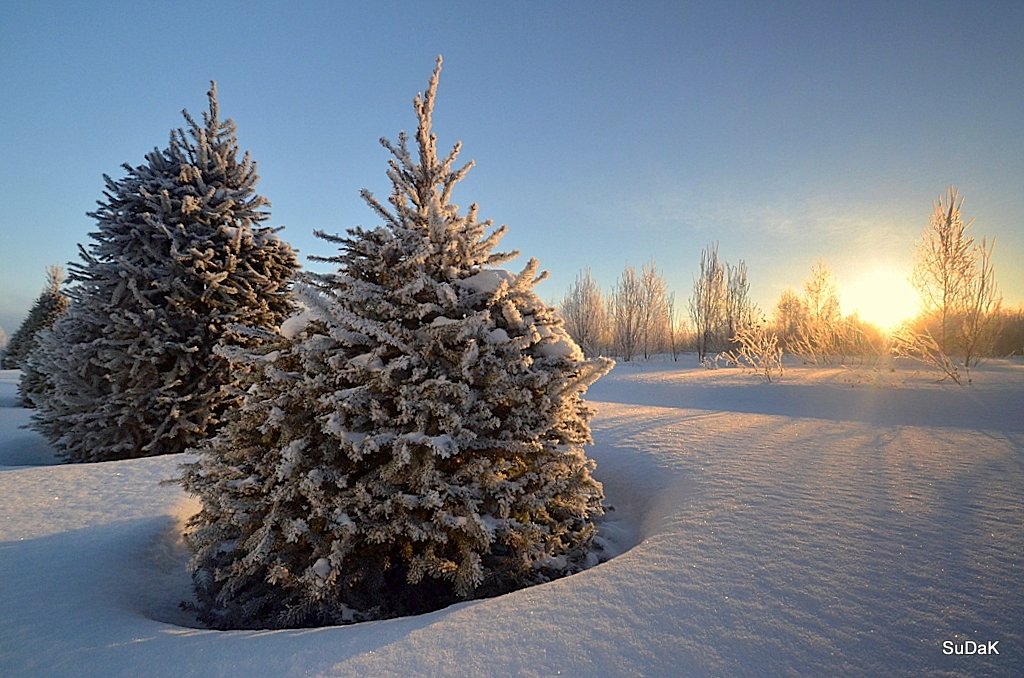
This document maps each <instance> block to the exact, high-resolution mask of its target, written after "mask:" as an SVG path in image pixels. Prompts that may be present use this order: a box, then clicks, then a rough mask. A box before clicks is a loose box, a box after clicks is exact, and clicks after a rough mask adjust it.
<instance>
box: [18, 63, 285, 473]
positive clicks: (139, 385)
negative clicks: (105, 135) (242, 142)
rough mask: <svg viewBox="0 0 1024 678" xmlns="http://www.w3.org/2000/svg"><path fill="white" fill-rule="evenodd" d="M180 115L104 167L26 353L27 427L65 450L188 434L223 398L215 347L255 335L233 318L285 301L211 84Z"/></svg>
mask: <svg viewBox="0 0 1024 678" xmlns="http://www.w3.org/2000/svg"><path fill="white" fill-rule="evenodd" d="M211 84H212V83H211ZM184 115H185V119H186V121H187V123H188V124H187V130H182V129H179V130H176V131H174V132H172V134H171V139H170V144H169V146H168V148H166V149H164V150H153V151H152V152H151V153H149V154H148V155H147V156H146V163H145V164H143V165H140V166H138V167H131V166H129V165H125V166H124V168H125V170H126V172H127V174H126V176H125V177H124V178H123V179H120V180H116V181H115V180H113V179H111V178H110V177H104V178H105V180H106V186H107V189H106V192H105V196H106V197H105V200H103V201H101V202H100V203H99V209H97V210H96V211H95V212H93V213H91V214H90V216H92V217H94V218H95V219H96V220H97V224H98V227H97V230H96V232H95V233H92V234H91V235H92V238H93V240H94V242H93V243H92V244H91V245H90V247H89V249H88V250H86V249H85V248H84V247H81V246H80V247H79V250H80V253H81V258H82V260H83V261H82V263H80V264H74V265H73V269H72V276H71V277H72V280H74V281H75V282H77V283H78V284H77V285H76V286H74V287H73V288H71V289H70V290H69V292H68V295H69V296H70V297H71V306H70V308H69V309H68V312H67V313H66V314H65V315H64V317H63V318H61V320H60V321H58V322H57V323H56V325H54V327H53V329H52V331H49V332H44V333H42V334H41V335H40V339H39V347H38V348H37V349H36V351H34V352H33V354H32V356H31V358H30V363H31V365H32V368H33V369H35V370H37V371H38V372H39V373H40V374H41V376H42V378H43V379H44V380H45V386H44V388H42V389H41V391H40V393H38V394H34V395H33V399H34V402H35V404H36V405H37V410H36V413H35V415H34V418H33V426H34V427H35V428H36V429H37V430H38V431H39V432H40V433H42V434H43V435H44V436H45V437H46V438H48V439H49V440H50V441H51V442H52V443H53V444H54V446H55V447H56V448H57V449H58V450H59V451H60V452H61V453H62V454H63V455H64V456H65V457H66V458H67V459H68V460H70V461H101V460H108V459H121V458H127V457H140V456H149V455H157V454H169V453H175V452H182V451H184V450H185V449H186V448H188V447H191V446H193V445H195V444H197V443H198V442H199V441H200V440H202V439H203V438H204V437H206V436H207V435H209V434H210V433H211V432H212V430H213V429H214V428H215V427H216V425H217V423H218V420H219V419H220V417H221V415H222V413H223V412H224V410H225V409H226V408H228V407H229V406H230V405H231V404H232V403H233V402H234V400H233V398H234V396H232V395H231V394H229V393H228V390H227V389H226V388H225V387H226V385H227V384H228V382H229V381H230V379H231V372H230V366H229V363H228V361H227V360H226V359H224V358H223V357H222V356H220V355H218V354H217V353H216V352H215V350H214V349H215V348H217V347H218V346H221V345H224V344H235V343H240V344H256V343H258V342H259V341H260V340H259V339H258V338H256V337H255V335H254V334H253V333H251V332H250V333H242V332H240V331H239V330H238V329H237V328H236V325H245V326H254V327H269V326H277V325H278V324H280V323H281V321H282V320H283V319H285V318H286V317H288V315H290V314H291V313H292V312H293V302H292V301H291V293H290V289H289V286H290V280H291V278H292V276H293V274H294V271H295V269H296V267H297V264H296V259H295V255H294V253H293V251H292V250H291V248H290V247H289V246H288V245H287V244H285V243H284V242H282V241H281V240H280V239H279V238H278V237H277V235H276V229H272V228H267V227H260V226H259V224H260V222H262V221H264V220H266V219H267V218H268V214H267V213H266V211H264V210H263V208H264V207H265V206H266V205H268V202H267V200H266V199H265V198H263V197H262V196H260V195H258V194H257V193H256V192H255V184H256V181H257V176H256V166H255V164H254V163H253V162H252V161H251V160H250V158H249V155H248V153H246V154H245V155H244V156H243V157H242V158H239V157H238V153H239V150H238V141H237V138H236V132H235V129H236V128H235V124H234V122H232V121H231V120H230V119H229V120H221V119H220V116H219V111H218V106H217V98H216V88H215V86H214V87H211V90H210V92H209V111H208V112H206V113H204V115H203V122H202V124H198V123H197V122H196V121H195V120H193V118H192V117H191V116H189V114H188V113H187V112H186V113H184Z"/></svg>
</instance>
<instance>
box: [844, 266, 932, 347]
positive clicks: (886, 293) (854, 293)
mask: <svg viewBox="0 0 1024 678" xmlns="http://www.w3.org/2000/svg"><path fill="white" fill-rule="evenodd" d="M839 297H840V300H841V302H842V305H843V308H844V310H845V312H846V313H856V314H858V315H859V316H860V317H861V318H863V319H864V320H866V321H867V322H869V323H871V324H872V325H875V326H877V327H878V328H879V329H882V330H886V331H890V330H893V329H895V328H896V327H898V326H899V325H900V323H902V322H903V321H905V320H909V319H911V318H913V317H914V316H916V315H917V314H918V311H919V310H920V303H919V299H918V294H917V291H916V290H914V288H913V286H912V285H911V284H910V281H909V280H908V279H907V274H906V272H904V271H902V270H900V269H897V268H882V267H877V268H872V269H869V270H867V271H865V272H864V273H862V274H860V275H859V276H858V277H857V278H855V279H854V280H853V281H851V282H850V283H848V284H844V285H842V287H841V289H840V291H839Z"/></svg>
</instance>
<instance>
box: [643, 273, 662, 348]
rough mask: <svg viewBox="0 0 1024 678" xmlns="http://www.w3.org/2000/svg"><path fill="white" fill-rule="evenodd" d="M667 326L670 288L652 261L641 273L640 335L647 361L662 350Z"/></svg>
mask: <svg viewBox="0 0 1024 678" xmlns="http://www.w3.org/2000/svg"><path fill="white" fill-rule="evenodd" d="M667 324H668V288H667V286H666V285H665V279H664V278H663V277H662V276H661V274H659V273H658V267H657V265H656V264H655V263H654V260H653V259H652V260H651V261H650V262H649V263H647V264H644V266H643V268H642V269H641V271H640V334H641V336H642V342H643V352H644V359H645V360H646V359H647V358H650V357H651V356H652V355H653V354H655V353H657V352H658V351H659V350H660V349H661V347H662V345H663V344H664V339H665V335H666V334H668V330H667V327H666V326H667Z"/></svg>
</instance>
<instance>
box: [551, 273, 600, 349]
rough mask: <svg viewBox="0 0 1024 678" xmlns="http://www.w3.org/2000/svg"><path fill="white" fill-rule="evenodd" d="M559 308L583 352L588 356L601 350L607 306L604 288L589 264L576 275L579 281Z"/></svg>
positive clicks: (567, 328)
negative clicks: (600, 285)
mask: <svg viewBox="0 0 1024 678" xmlns="http://www.w3.org/2000/svg"><path fill="white" fill-rule="evenodd" d="M559 312H560V314H561V316H562V319H563V320H564V321H565V329H566V330H567V331H568V332H569V336H571V337H572V338H573V339H574V340H575V341H576V343H577V344H579V345H580V348H582V349H583V352H584V354H586V355H587V356H588V357H593V356H596V355H598V354H600V352H601V350H602V349H603V348H604V344H605V336H604V335H605V334H606V328H607V325H608V318H607V309H606V308H605V303H604V299H603V298H602V295H601V288H600V287H599V286H598V284H597V281H596V280H594V277H593V275H592V274H591V272H590V269H589V268H584V269H583V270H581V271H580V272H579V273H578V274H577V275H576V281H575V282H574V283H573V286H572V287H571V288H569V291H568V293H566V295H565V298H564V299H563V300H562V305H561V308H560V309H559Z"/></svg>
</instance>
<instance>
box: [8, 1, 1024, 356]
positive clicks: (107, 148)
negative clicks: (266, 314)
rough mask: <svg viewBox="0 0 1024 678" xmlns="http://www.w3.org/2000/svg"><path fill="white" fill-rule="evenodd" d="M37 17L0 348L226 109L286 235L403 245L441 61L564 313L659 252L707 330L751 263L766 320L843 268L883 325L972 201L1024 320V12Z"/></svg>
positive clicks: (15, 131)
mask: <svg viewBox="0 0 1024 678" xmlns="http://www.w3.org/2000/svg"><path fill="white" fill-rule="evenodd" d="M209 7H211V6H210V5H208V4H207V3H197V2H192V1H189V0H186V1H183V2H179V3H175V4H174V5H173V6H172V5H170V4H168V5H164V4H162V3H151V2H141V3H135V4H130V5H127V4H122V3H114V2H95V3H68V2H63V3H62V2H23V1H20V0H15V1H14V2H9V3H7V4H6V5H5V9H4V18H3V21H2V22H0V83H2V84H3V90H4V92H5V97H6V99H7V101H8V104H7V107H6V108H5V110H4V113H3V116H4V117H3V122H4V124H3V125H2V126H0V145H2V148H3V149H4V152H5V153H4V155H5V158H4V163H3V164H2V166H0V198H2V201H3V211H2V212H0V327H2V328H3V329H4V330H5V331H6V333H7V335H8V336H9V335H11V334H12V333H13V332H14V331H15V330H16V329H17V328H18V326H19V324H20V323H21V321H22V319H23V318H24V316H25V314H26V313H27V311H28V308H29V307H30V306H31V304H32V302H33V301H34V300H35V299H36V297H37V296H38V294H39V292H40V290H41V289H42V288H43V285H44V283H45V267H46V266H48V265H50V264H66V262H69V261H77V260H78V254H77V246H78V244H79V243H81V244H83V245H86V246H88V244H89V243H90V242H91V239H90V238H89V235H88V234H89V233H90V232H92V231H93V230H95V221H94V220H92V219H90V218H89V217H87V216H86V213H87V212H90V211H92V210H93V209H94V208H95V205H96V201H97V200H99V199H101V198H102V197H103V188H104V187H103V179H102V176H103V174H109V175H110V176H112V177H114V178H120V177H121V176H123V174H124V171H123V169H122V168H121V164H122V163H129V164H131V165H139V164H141V163H142V162H143V161H144V156H145V154H146V153H147V152H149V151H151V150H152V149H153V148H155V147H163V146H165V145H166V143H167V139H168V133H169V131H170V130H171V129H172V128H177V127H179V126H181V125H182V124H183V122H184V121H183V119H182V117H181V109H183V108H187V109H188V110H189V111H190V112H191V113H192V114H194V115H199V114H201V112H202V111H203V110H204V108H205V104H206V92H207V90H208V88H209V81H210V80H216V82H217V85H218V92H219V101H220V106H221V112H222V114H223V115H224V116H225V117H231V118H233V119H234V121H235V122H236V123H237V125H238V132H239V140H240V142H241V146H242V149H243V150H248V151H250V152H251V154H252V157H253V158H254V159H255V161H256V162H257V164H258V170H259V174H260V176H261V181H260V183H259V185H258V191H259V192H260V193H261V194H262V195H265V196H266V197H267V198H269V200H270V201H271V208H270V212H271V218H270V220H269V222H267V223H268V224H270V225H283V226H284V227H285V228H284V230H283V231H282V233H281V235H282V237H283V238H284V239H285V240H287V241H288V242H290V243H291V244H292V245H293V246H294V247H295V248H296V249H298V250H299V252H300V258H301V259H302V260H303V262H304V264H305V265H306V266H307V268H313V269H316V267H315V266H312V265H310V264H308V263H306V262H305V257H306V256H308V255H311V254H314V255H321V256H330V255H332V254H334V251H332V248H331V246H330V244H329V243H327V242H324V241H321V240H318V239H316V238H314V237H313V235H312V232H313V231H314V230H315V229H322V230H325V231H328V232H338V233H340V232H344V231H345V229H348V228H352V227H355V226H366V227H373V226H377V225H378V224H379V223H380V222H379V219H378V218H377V216H376V215H375V214H374V213H373V212H372V211H371V210H370V209H369V208H368V207H367V206H366V205H365V204H364V203H363V201H362V200H361V199H360V197H359V191H360V189H363V188H366V189H369V190H370V191H372V192H374V193H375V194H376V195H377V196H378V197H384V196H386V195H387V192H388V190H389V183H388V180H387V177H386V175H385V172H386V171H387V160H388V154H387V152H386V151H385V150H384V149H383V148H381V146H380V144H379V141H378V140H379V138H380V137H387V138H389V139H396V138H397V136H398V133H399V132H400V131H402V130H406V131H410V132H411V131H413V130H414V125H415V116H414V114H413V111H412V106H411V102H412V99H413V97H414V95H415V94H416V93H417V92H420V91H422V90H423V89H424V88H425V87H426V85H427V80H428V78H429V76H430V73H431V70H432V68H433V66H434V61H435V58H436V57H437V55H438V54H442V55H443V56H444V69H443V72H442V74H441V80H440V88H439V92H438V100H437V106H436V109H435V114H434V127H435V131H436V132H437V134H438V146H439V149H443V151H447V150H448V149H449V148H450V147H451V146H452V145H453V144H454V143H455V142H456V141H459V140H461V141H462V143H463V147H462V148H463V150H462V153H461V155H460V159H461V160H462V161H468V160H471V159H472V160H474V161H475V162H476V167H475V168H474V169H473V170H472V171H471V172H470V173H469V175H468V177H467V178H466V180H465V181H464V182H462V184H461V185H460V186H458V187H457V188H456V190H455V201H456V202H458V203H459V204H460V205H461V206H462V207H463V208H464V209H465V208H467V207H468V206H469V204H470V203H478V204H479V206H480V215H481V216H482V217H484V218H490V219H493V220H494V222H495V223H496V224H507V225H508V228H509V232H508V235H507V236H506V237H505V239H504V240H503V241H502V243H501V247H500V249H503V250H509V249H516V250H520V251H521V253H522V256H521V257H520V258H519V259H518V260H516V261H513V262H511V263H509V264H507V266H508V267H509V268H513V269H516V270H518V269H520V268H522V266H523V265H525V262H526V259H527V258H529V257H536V258H537V259H539V260H540V263H541V267H542V268H543V269H546V270H548V271H549V272H550V279H549V280H548V281H547V282H544V283H542V285H541V286H540V287H539V288H538V290H537V291H538V293H539V294H540V295H541V296H542V297H543V298H544V299H546V300H548V301H552V302H557V301H558V300H560V299H561V298H562V297H563V295H564V294H565V292H566V291H567V289H568V288H569V286H570V285H571V284H572V282H573V280H574V278H575V277H576V275H577V273H578V272H579V271H580V269H582V268H584V267H589V268H590V269H591V270H592V272H593V274H594V277H595V278H596V279H597V280H598V281H599V282H600V284H601V286H602V288H603V289H604V290H607V289H608V288H610V287H611V285H612V284H613V283H614V282H615V280H616V278H617V277H618V275H619V274H620V273H621V271H622V269H623V266H624V265H626V264H629V265H633V266H635V267H636V268H637V269H639V268H640V266H642V265H643V264H645V263H647V262H648V261H650V260H651V259H652V258H653V259H654V260H655V261H656V263H657V266H658V268H659V270H660V271H661V272H662V273H663V274H664V276H665V278H666V281H667V282H668V286H669V289H670V290H671V291H674V292H675V294H676V297H677V300H679V301H681V302H682V303H681V304H680V305H681V306H682V307H683V308H685V300H686V299H688V298H689V296H690V293H691V289H692V281H693V275H694V273H695V272H696V271H697V269H698V264H699V259H700V252H701V250H702V249H703V248H704V247H706V246H707V245H708V244H709V243H713V242H717V243H718V251H719V255H720V256H721V258H722V259H724V260H725V261H728V262H730V263H736V262H738V261H739V260H740V259H742V260H744V261H745V262H746V264H747V266H748V268H749V280H750V287H751V295H752V297H753V299H754V301H756V302H757V303H758V304H759V305H760V307H761V308H762V310H764V311H765V312H767V313H769V314H770V312H771V309H772V308H773V307H774V305H775V302H776V301H777V300H778V298H779V296H780V294H781V293H782V292H783V291H784V290H785V289H787V288H792V289H794V290H797V291H799V290H800V289H801V286H802V285H803V283H804V281H805V280H807V278H808V276H809V274H810V270H811V266H812V265H813V264H814V262H815V261H817V260H819V259H820V260H822V261H824V262H825V264H826V265H827V266H828V267H829V268H830V269H831V271H832V272H833V274H834V275H835V277H836V280H837V285H838V291H839V296H840V301H841V304H842V310H843V312H844V313H853V312H856V313H858V314H859V315H860V316H861V317H862V318H864V319H865V320H868V321H870V322H873V323H875V324H878V325H879V326H882V327H883V328H888V327H891V326H893V325H895V324H897V323H898V322H899V321H901V320H903V319H905V318H906V317H907V316H910V315H913V314H914V313H916V312H917V309H918V306H917V298H916V295H915V294H914V292H913V289H912V288H911V287H910V285H909V283H908V281H907V278H908V276H909V275H910V272H911V269H912V266H913V253H914V249H915V245H916V243H917V241H918V240H919V238H920V237H921V234H922V231H923V230H924V228H925V226H926V225H927V223H928V218H929V215H930V213H931V206H932V202H933V201H935V200H936V199H937V198H938V196H939V195H940V194H942V193H944V192H945V191H946V189H947V187H948V186H950V185H954V186H956V187H957V188H958V189H959V191H960V195H961V196H963V197H964V198H965V203H964V206H963V215H964V218H965V220H970V219H973V220H974V225H973V226H972V227H971V229H970V231H969V233H970V234H971V235H972V236H973V237H975V238H976V239H978V240H980V239H981V238H982V237H986V238H988V239H989V240H992V239H993V238H995V259H994V262H995V270H996V278H997V281H998V284H999V287H1000V290H1001V292H1002V294H1003V296H1004V298H1005V302H1004V305H1005V306H1009V307H1017V306H1022V305H1024V267H1022V266H1021V265H1020V261H1021V258H1022V255H1024V228H1022V225H1024V134H1022V132H1021V123H1022V118H1021V113H1022V111H1024V3H1020V2H988V3H968V2H919V3H907V2H895V3H892V2H890V3H866V2H865V3H847V4H844V5H830V4H823V3H814V2H809V3H784V4H781V5H779V6H775V7H771V8H769V7H766V6H764V5H763V3H742V2H723V3H676V2H650V3H641V4H638V5H628V4H625V3H611V2H597V3H592V2H563V3H542V2H524V3H508V4H489V3H473V2H441V3H437V4H435V5H431V6H430V8H429V9H428V8H427V7H425V6H423V5H422V4H419V3H413V2H393V3H368V4H365V5H355V4H349V3H333V2H308V3H298V4H295V5H293V6H284V5H283V4H281V3H270V2H259V1H255V2H246V3H242V2H224V3H217V4H216V5H214V6H213V7H215V8H216V11H215V12H210V11H208V8H209Z"/></svg>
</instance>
